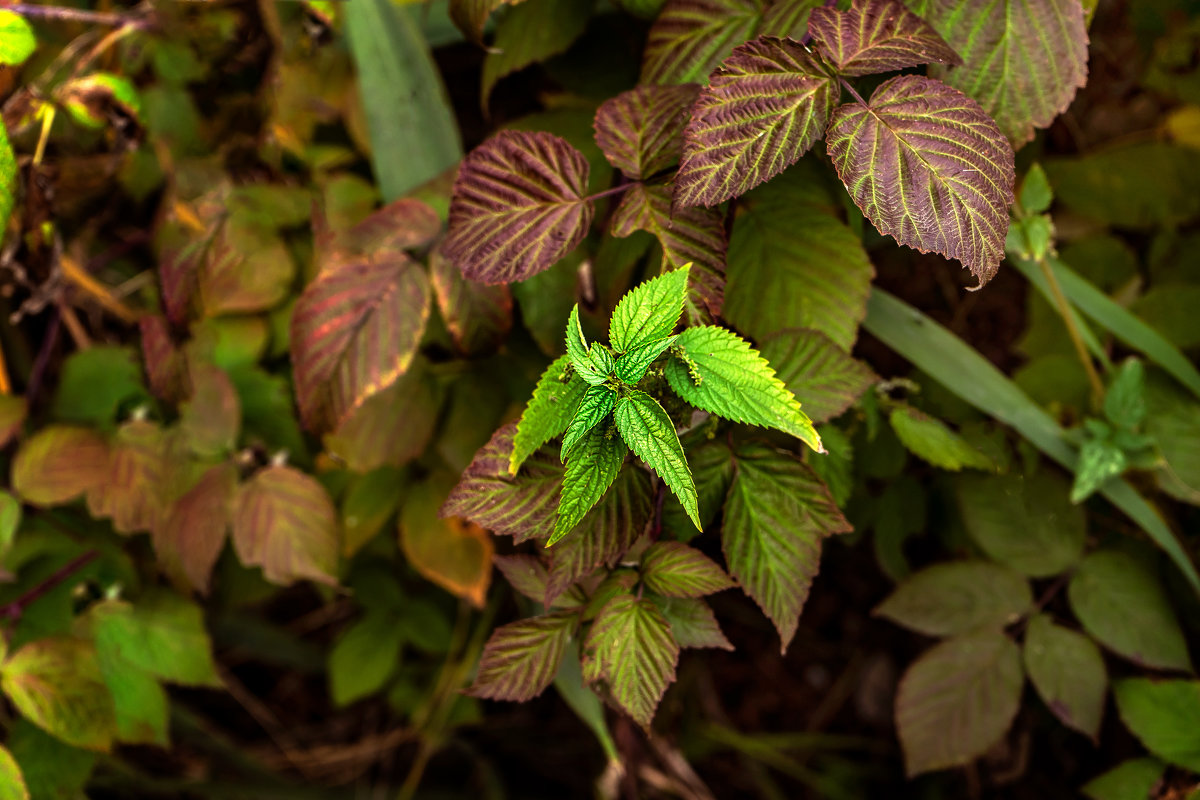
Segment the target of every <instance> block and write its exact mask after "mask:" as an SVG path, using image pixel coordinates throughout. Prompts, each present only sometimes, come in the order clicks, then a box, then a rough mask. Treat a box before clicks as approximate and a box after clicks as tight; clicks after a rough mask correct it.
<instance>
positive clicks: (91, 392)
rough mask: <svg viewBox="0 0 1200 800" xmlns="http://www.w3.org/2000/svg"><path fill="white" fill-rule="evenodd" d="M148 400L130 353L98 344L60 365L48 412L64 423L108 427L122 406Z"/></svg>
mask: <svg viewBox="0 0 1200 800" xmlns="http://www.w3.org/2000/svg"><path fill="white" fill-rule="evenodd" d="M149 399H150V396H149V394H148V393H147V392H146V387H145V386H143V385H142V369H141V367H140V366H139V364H138V361H137V358H136V357H135V356H134V352H133V350H132V349H130V348H128V347H114V346H112V345H100V346H98V347H89V348H88V349H87V350H80V351H78V352H75V353H72V354H71V355H70V356H69V357H68V358H67V360H66V361H65V362H64V363H63V366H62V374H61V375H60V376H59V378H58V387H57V388H56V389H55V392H54V401H53V403H52V404H51V407H50V413H51V414H53V415H54V417H55V418H56V419H58V420H61V421H63V422H74V423H79V424H81V425H94V426H97V427H102V426H111V425H112V424H113V423H114V422H115V421H116V419H117V412H118V411H119V410H120V409H121V408H122V406H125V405H129V404H132V403H135V402H138V401H141V402H146V401H148V400H149Z"/></svg>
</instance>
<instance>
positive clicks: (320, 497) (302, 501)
mask: <svg viewBox="0 0 1200 800" xmlns="http://www.w3.org/2000/svg"><path fill="white" fill-rule="evenodd" d="M233 544H234V549H235V550H236V551H237V554H238V557H239V558H240V559H241V560H242V563H244V564H246V565H249V566H260V567H262V569H263V576H264V577H265V578H266V579H267V580H269V581H271V582H273V583H279V584H289V583H292V582H294V581H297V580H301V579H304V578H307V579H310V580H314V581H320V582H323V583H330V584H332V583H335V582H336V577H335V576H336V573H337V559H338V551H339V545H340V536H339V528H338V517H337V510H336V509H335V508H334V507H333V502H332V501H330V499H329V495H328V493H326V491H325V487H324V486H322V485H321V484H320V483H318V482H317V480H316V479H315V478H313V477H312V476H311V475H307V474H305V473H303V472H300V471H299V470H297V469H294V468H292V467H286V466H271V467H267V468H266V469H263V470H260V471H259V472H258V473H257V474H255V475H254V477H252V478H251V479H250V480H249V481H247V482H246V483H245V484H243V485H242V486H241V487H239V489H238V495H237V500H236V502H235V505H234V512H233Z"/></svg>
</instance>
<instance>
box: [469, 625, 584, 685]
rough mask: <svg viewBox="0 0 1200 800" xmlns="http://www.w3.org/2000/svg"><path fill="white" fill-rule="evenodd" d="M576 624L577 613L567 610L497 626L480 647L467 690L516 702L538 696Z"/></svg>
mask: <svg viewBox="0 0 1200 800" xmlns="http://www.w3.org/2000/svg"><path fill="white" fill-rule="evenodd" d="M578 626H579V615H578V614H576V613H574V612H570V611H567V612H557V613H553V614H545V615H543V616H540V617H530V618H528V619H522V620H518V621H517V622H510V623H509V624H507V625H502V626H500V627H499V628H497V629H496V630H495V631H494V632H493V633H492V636H491V638H490V639H488V641H487V644H485V645H484V647H483V655H482V656H481V658H480V660H479V674H478V675H476V676H475V682H474V683H473V684H471V686H470V688H468V689H467V693H468V694H470V695H472V696H474V697H486V698H488V699H489V700H515V701H518V702H524V701H526V700H532V699H533V698H535V697H537V696H538V695H539V694H541V693H542V692H543V691H545V689H546V687H547V686H549V685H550V684H551V683H552V682H553V681H554V676H555V675H556V674H557V673H558V668H559V665H560V664H562V660H563V655H564V654H565V653H566V652H567V646H568V645H569V644H570V643H571V639H572V638H573V637H574V635H575V630H576V628H578Z"/></svg>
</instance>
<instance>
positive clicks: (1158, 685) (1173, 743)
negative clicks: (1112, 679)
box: [1113, 678, 1200, 772]
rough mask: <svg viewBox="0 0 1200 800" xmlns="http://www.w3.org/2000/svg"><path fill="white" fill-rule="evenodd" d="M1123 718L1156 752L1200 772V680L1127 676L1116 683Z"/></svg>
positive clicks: (1166, 758) (1176, 763)
mask: <svg viewBox="0 0 1200 800" xmlns="http://www.w3.org/2000/svg"><path fill="white" fill-rule="evenodd" d="M1113 696H1114V697H1115V698H1116V700H1117V711H1118V712H1119V713H1120V715H1121V721H1122V722H1124V723H1125V725H1126V727H1128V728H1129V730H1130V731H1132V732H1133V735H1134V736H1136V737H1138V739H1140V740H1141V742H1142V744H1144V745H1145V746H1146V749H1147V750H1149V751H1150V752H1151V753H1153V754H1154V755H1156V756H1158V757H1159V758H1161V759H1162V760H1163V761H1166V762H1168V763H1170V764H1175V765H1177V766H1180V767H1183V768H1184V769H1187V770H1190V771H1192V772H1200V725H1197V724H1196V720H1197V719H1200V681H1195V680H1154V679H1153V678H1125V679H1124V680H1119V681H1117V682H1116V683H1114V684H1113Z"/></svg>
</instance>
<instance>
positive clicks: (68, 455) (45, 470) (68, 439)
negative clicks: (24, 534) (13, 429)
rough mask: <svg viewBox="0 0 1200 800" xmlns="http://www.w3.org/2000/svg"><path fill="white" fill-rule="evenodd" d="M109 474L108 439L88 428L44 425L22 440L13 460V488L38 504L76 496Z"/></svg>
mask: <svg viewBox="0 0 1200 800" xmlns="http://www.w3.org/2000/svg"><path fill="white" fill-rule="evenodd" d="M108 477H109V475H108V443H107V442H105V441H104V439H103V438H102V437H101V436H100V435H99V434H97V433H95V432H93V431H90V430H88V429H86V428H75V427H69V426H66V425H49V426H47V427H44V428H42V429H41V430H40V431H38V432H37V433H35V434H34V435H33V436H31V437H30V438H29V439H26V440H25V441H24V442H23V443H22V444H21V449H20V450H18V451H17V455H16V457H15V458H14V459H13V462H12V488H13V491H15V492H16V493H17V494H18V495H19V496H20V497H21V499H22V500H24V501H25V502H27V503H32V504H33V505H37V506H53V505H59V504H61V503H66V502H69V501H71V500H74V499H75V498H76V497H79V496H80V495H82V494H83V493H85V492H87V491H89V490H91V489H93V488H95V487H97V486H99V485H100V484H101V483H103V482H104V481H105V480H106V479H107V478H108Z"/></svg>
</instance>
